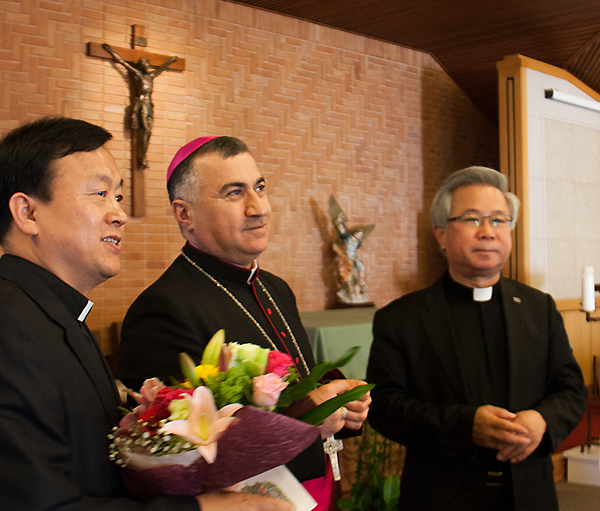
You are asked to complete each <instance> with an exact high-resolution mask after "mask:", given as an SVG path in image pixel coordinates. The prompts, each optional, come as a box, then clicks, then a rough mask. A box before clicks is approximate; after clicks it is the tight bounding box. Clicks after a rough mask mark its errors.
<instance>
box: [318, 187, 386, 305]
mask: <svg viewBox="0 0 600 511" xmlns="http://www.w3.org/2000/svg"><path fill="white" fill-rule="evenodd" d="M329 215H330V216H331V221H332V222H333V226H334V227H335V231H336V235H337V236H336V240H335V242H334V243H333V251H334V252H335V253H336V255H337V259H338V283H339V287H340V289H339V290H338V292H337V297H338V298H339V300H340V301H341V302H342V303H344V304H347V305H350V306H352V305H354V306H364V305H368V304H370V302H369V296H368V294H367V285H366V284H365V265H364V264H363V262H362V261H361V260H360V258H359V257H358V249H359V248H360V247H361V246H362V244H363V241H364V240H365V239H366V238H367V236H368V235H369V234H370V233H371V231H372V230H373V229H374V228H375V224H370V225H359V226H356V227H353V228H351V229H350V228H349V227H348V226H347V225H346V222H347V221H348V219H347V218H346V215H345V214H344V212H343V211H342V208H341V207H340V205H339V204H338V202H337V201H336V200H335V197H334V196H333V195H331V196H330V197H329Z"/></svg>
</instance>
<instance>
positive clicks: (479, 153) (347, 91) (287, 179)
mask: <svg viewBox="0 0 600 511" xmlns="http://www.w3.org/2000/svg"><path fill="white" fill-rule="evenodd" d="M166 6H167V7H166ZM132 24H141V25H144V26H145V27H146V36H147V38H148V48H147V49H148V50H149V51H153V52H157V53H165V54H169V55H178V56H180V57H184V58H185V59H186V66H187V69H186V70H185V71H184V72H177V71H166V72H164V73H163V74H162V75H161V76H160V77H159V78H157V79H156V81H155V90H154V94H153V99H154V104H155V116H154V117H155V122H154V130H153V135H152V139H151V142H150V147H149V151H148V158H149V161H150V168H149V169H148V170H147V171H146V202H147V208H146V210H147V211H146V213H147V214H146V216H145V217H143V218H130V220H129V222H128V224H127V226H126V237H125V240H124V242H123V249H124V250H123V255H122V271H121V273H120V275H119V276H118V277H116V278H114V279H112V280H110V281H108V282H106V283H104V284H103V285H101V286H100V287H98V288H96V289H95V290H94V291H93V293H92V295H91V296H90V298H91V299H92V300H93V301H94V302H95V303H96V306H95V307H94V309H93V311H92V314H91V315H90V318H89V320H88V323H89V324H90V326H91V328H93V329H98V330H101V331H102V332H103V342H104V343H105V342H106V337H107V335H106V331H107V327H108V325H109V324H110V323H111V322H112V321H115V320H120V319H122V317H123V315H124V313H125V311H126V310H127V307H128V305H129V304H130V303H131V302H132V300H133V299H134V298H135V297H136V296H137V295H138V294H139V292H140V291H141V290H142V289H144V288H145V287H146V286H147V285H149V284H150V283H151V282H153V281H154V279H156V278H157V277H158V276H159V275H160V274H161V273H162V271H163V270H164V269H165V268H166V267H167V266H168V264H169V263H170V262H171V261H172V259H174V258H175V257H176V255H177V254H178V252H179V250H180V248H181V246H182V244H183V243H182V238H181V236H180V234H179V231H178V229H177V227H176V225H175V223H174V221H173V219H172V217H171V214H170V209H169V204H168V200H167V195H166V192H165V186H164V178H165V171H166V167H167V165H168V162H169V161H170V158H171V156H172V155H173V154H174V153H175V151H176V150H177V149H178V147H179V146H181V145H183V144H184V143H185V142H187V141H189V140H190V139H192V138H195V137H196V136H200V135H202V134H214V135H232V136H237V137H239V138H242V139H243V140H244V141H245V142H246V143H247V144H248V145H249V147H250V148H251V149H252V152H253V155H254V157H255V158H256V160H257V162H258V165H259V168H260V169H261V171H262V172H263V174H264V175H265V177H266V180H267V183H268V187H269V193H270V200H271V204H272V206H273V215H274V220H273V229H272V236H271V243H270V246H269V249H268V250H267V251H266V252H265V253H264V254H263V255H262V256H261V258H260V262H261V266H262V267H263V268H265V269H268V270H270V271H273V272H275V273H277V274H279V275H281V276H282V277H283V278H285V279H286V280H287V281H288V282H289V283H290V285H291V286H292V288H293V289H294V290H295V292H296V294H297V297H298V305H299V307H300V309H301V310H318V309H323V308H325V307H326V305H327V303H328V302H329V300H330V299H331V296H332V294H333V292H332V289H333V286H334V278H333V271H334V268H335V264H334V261H333V256H332V253H331V251H330V248H329V247H330V243H331V241H332V239H333V228H332V226H331V222H330V221H329V216H328V206H327V204H328V197H329V195H330V194H331V193H333V194H335V196H336V198H337V200H338V202H339V203H340V205H341V206H342V208H343V209H344V211H345V213H346V214H347V215H348V218H349V223H350V224H351V225H355V224H361V223H376V224H377V225H376V228H375V230H374V231H373V233H371V235H370V236H369V238H368V239H367V241H366V242H365V244H364V245H363V247H362V248H361V250H360V252H359V253H360V255H361V257H362V259H363V261H364V263H365V265H366V268H367V273H366V281H367V284H368V285H369V294H370V298H371V299H372V300H373V301H374V302H375V303H376V305H377V306H381V305H384V304H386V303H387V302H389V301H390V300H392V299H394V298H396V297H397V296H399V295H401V294H403V293H406V292H408V291H411V290H413V289H416V288H418V287H421V286H423V285H425V284H427V283H429V282H431V281H432V280H433V279H434V278H436V277H437V276H438V275H439V274H440V272H441V270H442V268H443V261H442V258H441V256H440V255H439V254H438V252H437V247H436V245H435V241H434V239H433V236H432V235H431V234H430V229H429V220H428V214H427V209H428V207H429V204H430V203H431V200H432V197H433V194H434V193H435V190H436V189H437V187H438V186H439V185H440V183H441V181H442V180H443V179H444V177H445V176H447V175H448V173H450V172H452V171H454V170H457V169H459V168H462V167H465V166H468V165H473V164H482V165H490V166H496V165H497V159H498V156H497V153H498V147H497V129H496V128H495V127H494V126H493V125H492V124H491V123H489V122H488V121H487V119H485V118H484V117H483V115H482V114H481V113H480V112H479V111H478V110H477V109H476V108H475V107H474V105H473V104H472V103H471V102H470V101H469V100H468V99H467V98H466V96H465V95H464V94H463V93H462V91H461V90H460V89H459V88H458V87H457V86H456V84H455V83H454V82H453V81H452V80H451V78H450V77H449V76H448V75H447V74H446V73H445V72H444V70H443V69H442V68H441V67H440V66H439V65H438V64H437V63H436V61H435V60H434V59H433V58H432V57H431V56H429V55H427V54H424V53H420V52H417V51H413V50H409V49H405V48H401V47H398V46H394V45H390V44H386V43H382V42H379V41H374V40H371V39H368V38H364V37H360V36H357V35H353V34H347V33H344V32H340V31H336V30H333V29H329V28H324V27H319V26H317V25H313V24H310V23H306V22H302V21H299V20H294V19H289V18H285V17H282V16H278V15H275V14H271V13H267V12H263V11H259V10H256V9H251V8H248V7H244V6H240V5H236V4H231V3H227V2H223V1H219V0H195V1H194V0H179V1H164V0H150V1H147V2H141V1H132V0H118V1H116V0H104V1H91V0H64V1H60V2H58V1H51V0H38V1H34V0H19V1H7V0H2V1H0V31H1V33H2V43H1V46H0V76H1V79H0V134H4V133H6V132H7V131H8V130H9V129H12V128H14V127H16V126H18V125H19V124H21V123H23V122H25V121H30V120H33V119H35V118H37V117H40V116H42V115H48V114H62V115H66V116H73V117H80V118H83V119H86V120H89V121H91V122H95V123H98V124H100V125H102V126H104V127H106V128H107V129H109V130H110V131H111V132H112V133H113V135H114V140H112V141H111V142H110V149H111V150H112V152H113V154H114V155H115V157H116V159H117V163H118V165H119V167H120V168H121V169H122V172H123V176H124V178H125V183H126V196H127V199H126V201H125V207H126V208H128V207H129V206H128V204H129V195H130V175H129V168H130V133H129V131H128V130H127V128H126V109H127V106H128V105H129V101H130V98H129V86H128V77H127V75H126V74H125V73H124V71H123V69H122V68H121V67H120V66H117V65H115V64H113V63H111V62H109V61H107V60H101V59H97V58H92V57H87V56H86V54H85V44H86V43H87V42H88V41H96V42H108V43H110V44H113V45H115V46H122V47H127V46H128V45H129V40H130V25H132Z"/></svg>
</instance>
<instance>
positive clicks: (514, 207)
mask: <svg viewBox="0 0 600 511" xmlns="http://www.w3.org/2000/svg"><path fill="white" fill-rule="evenodd" d="M473 185H487V186H493V187H494V188H498V190H500V191H501V192H502V195H504V198H505V199H506V203H507V204H508V210H509V212H510V216H511V217H512V225H511V229H514V228H515V225H516V224H517V217H518V215H519V205H520V201H519V198H518V197H517V196H516V195H515V194H514V193H511V192H509V191H507V188H508V186H507V181H506V177H505V176H504V175H503V174H501V173H500V172H498V171H497V170H494V169H490V168H487V167H468V168H466V169H462V170H459V171H457V172H455V173H454V174H452V175H451V176H450V177H448V179H446V181H444V184H443V185H442V187H441V188H440V189H439V190H438V192H437V194H436V196H435V198H434V199H433V203H432V204H431V226H432V227H441V228H443V229H445V228H446V226H447V225H448V219H449V218H450V215H451V212H452V193H453V192H454V191H455V190H457V189H458V188H463V187H465V186H473Z"/></svg>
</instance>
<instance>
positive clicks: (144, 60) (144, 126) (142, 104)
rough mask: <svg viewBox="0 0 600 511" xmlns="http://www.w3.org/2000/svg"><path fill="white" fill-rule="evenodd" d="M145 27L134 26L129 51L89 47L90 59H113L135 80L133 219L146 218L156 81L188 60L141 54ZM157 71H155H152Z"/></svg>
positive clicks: (132, 162) (132, 156) (144, 39)
mask: <svg viewBox="0 0 600 511" xmlns="http://www.w3.org/2000/svg"><path fill="white" fill-rule="evenodd" d="M143 35H144V27H143V26H141V25H133V26H132V43H131V49H130V48H119V47H111V46H110V45H108V44H106V43H104V44H100V43H88V55H90V56H93V57H101V58H110V59H114V60H115V61H116V62H117V63H119V64H120V65H122V66H123V67H124V68H125V69H126V70H127V72H128V74H129V76H130V77H131V78H132V82H133V88H132V98H131V99H132V107H131V166H132V194H131V195H132V215H133V216H134V217H137V216H144V215H145V209H146V208H145V201H144V169H145V168H148V160H147V157H146V153H147V151H148V144H149V143H150V136H151V135H152V125H153V122H154V104H153V103H152V90H153V87H154V79H155V78H157V77H158V76H159V75H160V74H161V73H162V72H163V71H164V70H165V69H167V68H169V69H176V70H180V71H183V70H184V69H185V59H180V58H178V57H175V56H172V57H169V56H168V55H160V54H157V53H150V52H147V51H144V50H139V49H137V48H136V46H146V38H145V37H143ZM153 68H154V69H153Z"/></svg>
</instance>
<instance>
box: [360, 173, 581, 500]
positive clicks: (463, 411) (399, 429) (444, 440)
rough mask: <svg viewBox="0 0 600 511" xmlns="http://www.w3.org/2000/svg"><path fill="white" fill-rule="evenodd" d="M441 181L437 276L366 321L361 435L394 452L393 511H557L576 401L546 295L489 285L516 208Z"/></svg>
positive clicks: (494, 182)
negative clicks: (366, 399) (396, 505)
mask: <svg viewBox="0 0 600 511" xmlns="http://www.w3.org/2000/svg"><path fill="white" fill-rule="evenodd" d="M506 188H507V186H506V178H505V177H504V176H503V175H502V174H500V173H499V172H497V171H495V170H492V169H488V168H484V167H470V168H467V169H463V170H461V171H458V172H456V173H454V174H452V175H451V176H450V177H449V178H448V179H447V180H446V182H445V183H444V185H443V186H442V188H441V189H440V190H439V192H438V193H437V195H436V197H435V199H434V201H433V204H432V208H431V219H432V226H433V233H434V235H435V237H436V239H437V241H438V243H439V245H440V248H441V250H442V252H443V253H444V254H445V256H446V258H447V260H448V271H447V272H446V273H445V274H444V275H443V276H442V278H441V279H440V280H438V281H437V282H436V283H435V284H433V285H432V286H430V287H428V288H426V289H423V290H420V291H417V292H415V293H411V294H408V295H406V296H403V297H402V298H400V299H398V300H395V301H394V302H392V303H391V304H389V305H387V306H386V307H384V308H383V309H381V310H380V311H379V312H377V314H376V316H375V319H374V323H373V336H374V341H373V345H372V347H371V353H370V358H369V365H368V370H367V380H368V381H369V382H371V383H376V384H377V386H376V387H375V389H373V391H371V395H372V399H373V402H372V404H371V408H370V412H369V421H370V423H371V425H372V426H373V427H374V428H375V429H376V430H378V431H379V432H380V433H382V434H383V435H385V436H386V437H388V438H390V439H392V440H395V441H397V442H399V443H401V444H403V445H405V446H406V448H407V452H406V461H405V465H404V470H403V474H402V487H401V492H400V508H401V509H402V510H408V511H410V510H419V511H438V510H439V511H442V510H443V511H452V510H457V511H458V510H461V511H466V510H472V511H475V510H482V511H484V510H485V511H495V510H497V511H512V510H515V511H517V510H527V511H537V510H539V511H557V510H558V502H557V498H556V490H555V487H554V478H553V466H552V460H551V457H550V454H551V453H552V452H553V451H554V450H555V449H556V448H557V447H558V445H559V444H560V443H561V442H562V441H563V440H564V439H565V438H566V437H567V436H568V435H569V433H570V432H571V430H572V429H573V428H574V427H575V426H576V425H577V424H578V422H579V420H580V419H581V417H582V415H583V413H584V411H585V402H586V397H587V391H586V388H585V385H584V382H583V377H582V374H581V370H580V368H579V366H578V364H577V362H576V360H575V358H574V357H573V352H572V349H571V346H570V344H569V340H568V338H567V334H566V332H565V328H564V325H563V321H562V318H561V315H560V313H559V312H558V311H557V309H556V306H555V304H554V301H553V299H552V297H551V296H550V295H547V294H545V293H542V292H541V291H539V290H536V289H533V288H531V287H529V286H526V285H524V284H521V283H518V282H516V281H513V280H510V279H507V278H504V277H501V271H502V267H503V266H504V264H505V263H506V261H507V259H508V257H509V255H510V251H511V246H512V243H511V229H512V228H514V225H515V222H516V220H517V214H518V207H519V200H518V199H517V197H516V196H515V195H514V194H512V193H510V192H507V191H506Z"/></svg>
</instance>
